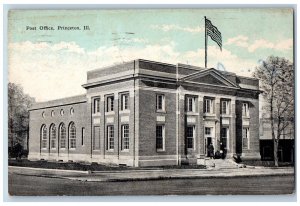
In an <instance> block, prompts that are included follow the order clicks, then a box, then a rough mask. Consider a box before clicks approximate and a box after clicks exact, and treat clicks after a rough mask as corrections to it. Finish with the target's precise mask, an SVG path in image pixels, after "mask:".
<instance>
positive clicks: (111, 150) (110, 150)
mask: <svg viewBox="0 0 300 206" xmlns="http://www.w3.org/2000/svg"><path fill="white" fill-rule="evenodd" d="M106 151H107V152H114V151H115V150H114V149H108V150H106Z"/></svg>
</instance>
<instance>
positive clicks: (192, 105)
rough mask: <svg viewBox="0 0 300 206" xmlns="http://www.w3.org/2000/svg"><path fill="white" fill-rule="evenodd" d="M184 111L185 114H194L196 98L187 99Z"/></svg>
mask: <svg viewBox="0 0 300 206" xmlns="http://www.w3.org/2000/svg"><path fill="white" fill-rule="evenodd" d="M186 109H187V110H186V111H187V112H195V111H196V98H195V97H187V101H186Z"/></svg>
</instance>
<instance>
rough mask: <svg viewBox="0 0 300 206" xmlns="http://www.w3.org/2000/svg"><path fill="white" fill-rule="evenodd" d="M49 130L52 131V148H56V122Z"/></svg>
mask: <svg viewBox="0 0 300 206" xmlns="http://www.w3.org/2000/svg"><path fill="white" fill-rule="evenodd" d="M49 131H50V141H51V149H55V148H56V127H55V124H51V126H50V130H49Z"/></svg>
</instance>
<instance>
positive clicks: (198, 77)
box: [181, 68, 238, 87]
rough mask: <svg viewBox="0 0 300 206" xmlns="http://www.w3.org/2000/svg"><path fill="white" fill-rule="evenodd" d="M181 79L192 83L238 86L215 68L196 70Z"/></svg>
mask: <svg viewBox="0 0 300 206" xmlns="http://www.w3.org/2000/svg"><path fill="white" fill-rule="evenodd" d="M181 80H182V81H184V82H190V83H200V84H209V85H216V86H224V87H238V86H237V85H236V84H235V83H234V82H232V81H230V80H229V79H227V78H226V77H225V76H224V75H222V74H221V73H220V72H218V71H217V70H215V69H213V68H211V69H207V70H202V71H199V72H195V73H193V74H190V75H187V76H185V77H183V78H182V79H181Z"/></svg>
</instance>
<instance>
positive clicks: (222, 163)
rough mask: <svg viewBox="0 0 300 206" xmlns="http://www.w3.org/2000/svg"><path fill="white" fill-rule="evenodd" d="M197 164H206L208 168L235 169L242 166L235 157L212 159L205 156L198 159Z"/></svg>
mask: <svg viewBox="0 0 300 206" xmlns="http://www.w3.org/2000/svg"><path fill="white" fill-rule="evenodd" d="M197 164H199V165H205V166H206V167H207V168H216V169H235V168H238V167H240V165H239V164H237V163H236V162H235V161H234V160H233V159H230V158H228V159H210V158H203V159H198V160H197Z"/></svg>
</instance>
